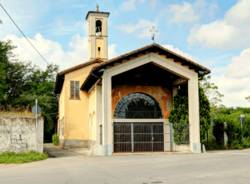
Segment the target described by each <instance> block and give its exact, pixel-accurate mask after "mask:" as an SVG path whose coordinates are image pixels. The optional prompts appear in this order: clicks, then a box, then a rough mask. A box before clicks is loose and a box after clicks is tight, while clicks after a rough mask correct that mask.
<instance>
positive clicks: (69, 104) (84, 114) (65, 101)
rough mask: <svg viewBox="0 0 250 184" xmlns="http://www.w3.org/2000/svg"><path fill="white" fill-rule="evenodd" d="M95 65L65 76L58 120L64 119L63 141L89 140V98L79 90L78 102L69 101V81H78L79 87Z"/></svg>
mask: <svg viewBox="0 0 250 184" xmlns="http://www.w3.org/2000/svg"><path fill="white" fill-rule="evenodd" d="M95 65H96V64H92V65H89V66H86V67H85V68H82V69H78V70H75V71H72V72H70V73H68V74H65V79H64V84H63V88H62V91H61V94H60V100H59V118H64V121H63V122H64V139H67V140H89V112H88V109H89V108H88V104H89V99H88V98H89V96H88V94H87V93H86V92H83V91H81V90H80V99H79V100H75V99H70V81H71V80H76V81H80V86H81V85H82V83H83V82H84V80H85V79H86V77H87V76H88V74H89V72H90V70H91V69H92V67H94V66H95ZM59 123H60V121H59ZM59 126H60V125H59Z"/></svg>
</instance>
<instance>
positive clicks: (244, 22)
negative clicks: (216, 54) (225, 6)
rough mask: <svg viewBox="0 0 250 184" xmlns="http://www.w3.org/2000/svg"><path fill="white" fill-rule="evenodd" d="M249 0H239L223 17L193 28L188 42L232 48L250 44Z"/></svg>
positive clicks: (244, 46)
mask: <svg viewBox="0 0 250 184" xmlns="http://www.w3.org/2000/svg"><path fill="white" fill-rule="evenodd" d="M249 8H250V1H249V0H239V1H238V2H237V3H236V4H235V5H234V6H233V7H231V9H230V10H228V11H227V12H226V14H225V15H224V18H223V19H221V20H215V21H213V22H210V23H208V24H203V25H200V26H198V27H196V28H194V29H193V30H192V31H191V33H190V35H189V38H188V42H189V43H190V44H197V45H202V46H205V47H211V48H222V49H233V48H246V47H249V46H250V34H249V32H250V23H249V22H250V11H249Z"/></svg>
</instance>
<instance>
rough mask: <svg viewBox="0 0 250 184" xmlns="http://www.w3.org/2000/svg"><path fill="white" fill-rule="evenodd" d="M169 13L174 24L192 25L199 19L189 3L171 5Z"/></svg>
mask: <svg viewBox="0 0 250 184" xmlns="http://www.w3.org/2000/svg"><path fill="white" fill-rule="evenodd" d="M169 13H170V14H171V15H172V18H171V21H172V22H173V23H191V22H196V21H197V20H198V19H199V16H198V15H197V14H196V13H195V10H194V8H193V6H192V5H191V4H190V3H187V2H183V3H182V4H172V5H170V6H169Z"/></svg>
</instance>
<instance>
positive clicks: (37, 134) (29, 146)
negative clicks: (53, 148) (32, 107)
mask: <svg viewBox="0 0 250 184" xmlns="http://www.w3.org/2000/svg"><path fill="white" fill-rule="evenodd" d="M31 150H33V151H38V152H43V118H42V117H41V116H39V117H38V121H37V124H36V119H35V117H34V116H33V115H32V114H28V115H27V114H21V113H16V114H15V113H1V112H0V152H4V151H13V152H23V151H31Z"/></svg>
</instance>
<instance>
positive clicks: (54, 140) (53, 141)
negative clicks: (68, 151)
mask: <svg viewBox="0 0 250 184" xmlns="http://www.w3.org/2000/svg"><path fill="white" fill-rule="evenodd" d="M52 143H53V144H54V145H58V144H59V136H58V135H57V134H53V135H52Z"/></svg>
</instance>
